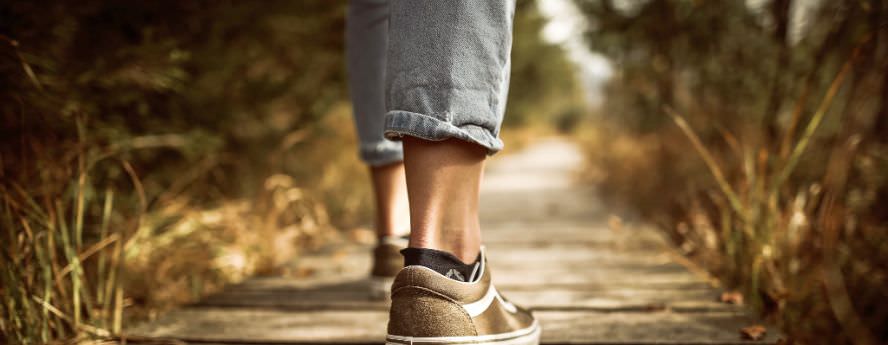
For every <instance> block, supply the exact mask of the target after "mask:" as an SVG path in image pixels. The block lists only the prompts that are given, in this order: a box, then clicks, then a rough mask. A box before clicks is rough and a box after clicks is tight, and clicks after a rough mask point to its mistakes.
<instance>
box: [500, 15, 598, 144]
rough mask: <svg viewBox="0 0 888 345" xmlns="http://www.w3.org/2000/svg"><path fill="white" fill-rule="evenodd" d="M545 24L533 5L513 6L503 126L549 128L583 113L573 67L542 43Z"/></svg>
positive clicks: (555, 48)
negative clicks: (513, 19)
mask: <svg viewBox="0 0 888 345" xmlns="http://www.w3.org/2000/svg"><path fill="white" fill-rule="evenodd" d="M545 24H546V19H545V18H544V17H543V16H542V14H540V12H539V10H538V9H537V6H536V1H533V0H520V1H518V2H517V5H516V10H515V27H514V39H513V43H512V79H511V84H510V86H509V100H508V104H507V107H506V117H505V120H504V121H503V124H504V126H508V127H519V126H526V125H537V126H540V125H542V126H552V125H553V124H555V123H556V122H557V121H559V118H560V117H564V116H567V117H570V116H571V114H582V113H585V112H584V111H581V110H584V109H583V108H584V103H583V99H582V94H581V88H580V87H579V83H578V82H577V78H576V71H575V67H574V66H573V65H572V63H571V62H570V61H568V59H567V56H566V55H565V52H564V49H563V48H562V47H560V46H558V45H555V44H552V43H549V42H546V41H544V40H543V39H542V37H541V35H540V31H541V30H542V29H543V27H544V26H545ZM567 121H570V120H567Z"/></svg>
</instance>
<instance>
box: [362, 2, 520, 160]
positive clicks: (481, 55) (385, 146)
mask: <svg viewBox="0 0 888 345" xmlns="http://www.w3.org/2000/svg"><path fill="white" fill-rule="evenodd" d="M514 12H515V2H514V0H480V1H479V0H446V1H442V0H391V1H389V0H351V1H350V3H349V9H348V15H347V19H346V23H347V24H346V54H347V60H348V72H349V77H348V79H349V89H350V92H351V99H352V104H353V106H354V111H353V113H354V116H355V124H356V127H357V130H358V137H359V139H360V149H359V151H360V155H361V158H362V159H363V160H364V161H365V162H366V163H367V164H369V165H371V166H379V165H385V164H389V163H393V162H397V161H400V160H401V159H402V158H403V152H402V149H401V145H400V142H398V141H397V140H398V139H399V138H401V137H403V136H405V135H408V136H413V137H417V138H421V139H426V140H434V141H440V140H446V139H450V138H456V139H460V140H465V141H469V142H472V143H476V144H478V145H481V146H483V147H485V148H487V150H488V153H489V154H493V153H496V152H497V151H499V150H501V149H502V148H503V142H502V140H500V139H499V131H500V126H501V125H502V120H503V113H504V111H505V107H506V95H507V94H508V89H509V69H510V56H509V55H510V53H511V49H512V19H513V16H514Z"/></svg>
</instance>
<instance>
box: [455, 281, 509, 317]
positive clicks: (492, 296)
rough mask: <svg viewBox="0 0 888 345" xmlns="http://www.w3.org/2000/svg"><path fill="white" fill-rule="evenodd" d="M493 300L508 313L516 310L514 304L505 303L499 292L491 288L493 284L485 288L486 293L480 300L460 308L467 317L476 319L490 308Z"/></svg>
mask: <svg viewBox="0 0 888 345" xmlns="http://www.w3.org/2000/svg"><path fill="white" fill-rule="evenodd" d="M493 300H498V301H499V302H500V304H501V305H502V306H503V308H505V309H506V310H507V311H509V312H510V313H514V312H515V311H516V310H517V308H515V305H514V304H512V303H509V302H507V301H506V300H504V299H503V297H502V296H500V294H499V292H497V291H496V288H494V287H493V284H490V287H489V288H487V293H485V294H484V296H483V297H481V299H479V300H477V301H475V302H472V303H467V304H463V305H462V307H463V309H465V310H466V313H468V314H469V316H471V317H476V316H478V315H481V314H482V313H484V311H485V310H487V308H490V304H491V303H493Z"/></svg>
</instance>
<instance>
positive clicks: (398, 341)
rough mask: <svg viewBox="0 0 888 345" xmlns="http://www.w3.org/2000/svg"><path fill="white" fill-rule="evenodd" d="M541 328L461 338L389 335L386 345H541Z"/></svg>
mask: <svg viewBox="0 0 888 345" xmlns="http://www.w3.org/2000/svg"><path fill="white" fill-rule="evenodd" d="M539 343H540V327H539V325H538V324H537V322H536V321H534V322H533V325H532V326H530V327H528V328H525V329H521V330H517V331H514V332H509V333H502V334H491V335H479V336H461V337H405V336H400V335H387V336H386V337H385V344H386V345H414V344H423V345H458V344H459V345H461V344H465V345H539Z"/></svg>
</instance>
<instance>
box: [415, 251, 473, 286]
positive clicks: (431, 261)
mask: <svg viewBox="0 0 888 345" xmlns="http://www.w3.org/2000/svg"><path fill="white" fill-rule="evenodd" d="M401 255H404V266H412V265H419V266H424V267H428V268H431V269H432V270H434V271H435V272H438V273H441V274H443V275H444V276H446V277H447V278H450V279H453V280H458V281H461V282H465V281H470V280H471V279H473V278H475V277H473V275H474V274H477V273H479V272H477V269H478V268H479V267H480V264H481V254H480V253H479V254H478V258H476V259H475V262H473V263H470V264H466V263H464V262H462V260H460V259H459V258H457V257H456V256H454V255H453V254H450V253H448V252H444V251H440V250H435V249H428V248H404V249H402V250H401Z"/></svg>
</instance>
